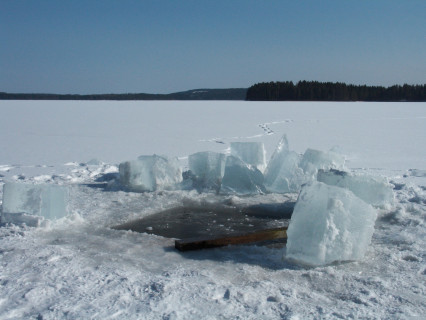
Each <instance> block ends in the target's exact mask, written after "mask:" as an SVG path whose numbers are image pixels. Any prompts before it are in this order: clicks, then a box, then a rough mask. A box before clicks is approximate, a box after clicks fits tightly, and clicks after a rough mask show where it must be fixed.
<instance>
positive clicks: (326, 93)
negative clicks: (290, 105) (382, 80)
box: [246, 81, 426, 101]
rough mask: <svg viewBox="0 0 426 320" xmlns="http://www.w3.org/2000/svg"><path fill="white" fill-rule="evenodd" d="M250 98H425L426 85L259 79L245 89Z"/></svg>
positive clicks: (401, 99) (258, 99)
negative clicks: (264, 80) (354, 83)
mask: <svg viewBox="0 0 426 320" xmlns="http://www.w3.org/2000/svg"><path fill="white" fill-rule="evenodd" d="M246 100H253V101H287V100H293V101H426V85H407V84H404V85H403V86H400V85H395V86H391V87H388V88H385V87H378V86H366V85H363V86H358V85H348V84H345V83H339V82H336V83H332V82H318V81H300V82H298V83H296V84H293V82H291V81H286V82H263V83H258V84H255V85H253V86H251V87H250V88H248V90H247V96H246Z"/></svg>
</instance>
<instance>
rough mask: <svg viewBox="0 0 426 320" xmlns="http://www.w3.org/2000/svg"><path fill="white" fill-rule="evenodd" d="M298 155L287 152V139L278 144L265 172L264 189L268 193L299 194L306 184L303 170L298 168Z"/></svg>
mask: <svg viewBox="0 0 426 320" xmlns="http://www.w3.org/2000/svg"><path fill="white" fill-rule="evenodd" d="M299 162H300V155H298V154H297V153H296V152H294V151H289V148H288V142H287V137H286V136H285V135H284V136H283V137H282V138H281V140H280V142H279V143H278V146H277V148H276V149H275V152H274V153H273V155H272V157H271V160H269V163H268V166H267V167H266V170H265V174H264V175H265V187H266V189H267V190H268V191H269V192H276V193H288V192H299V190H300V186H301V185H302V184H303V183H305V182H306V178H305V177H304V173H303V170H302V169H300V168H299Z"/></svg>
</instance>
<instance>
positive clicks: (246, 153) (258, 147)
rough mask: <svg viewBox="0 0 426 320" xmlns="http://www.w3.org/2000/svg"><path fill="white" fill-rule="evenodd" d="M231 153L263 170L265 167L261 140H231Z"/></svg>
mask: <svg viewBox="0 0 426 320" xmlns="http://www.w3.org/2000/svg"><path fill="white" fill-rule="evenodd" d="M231 155H232V156H234V157H237V158H240V159H241V160H242V161H244V162H245V163H247V164H249V165H251V166H253V167H256V168H257V169H259V170H260V171H262V172H263V170H265V167H266V157H265V148H264V146H263V142H231Z"/></svg>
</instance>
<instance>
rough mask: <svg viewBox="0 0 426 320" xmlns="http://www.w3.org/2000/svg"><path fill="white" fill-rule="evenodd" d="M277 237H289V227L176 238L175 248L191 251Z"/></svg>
mask: <svg viewBox="0 0 426 320" xmlns="http://www.w3.org/2000/svg"><path fill="white" fill-rule="evenodd" d="M275 239H287V227H282V228H275V229H266V230H260V231H256V232H253V233H248V234H247V233H245V234H237V235H230V236H225V237H217V238H190V239H182V240H176V241H175V248H176V249H178V250H179V251H190V250H199V249H207V248H217V247H223V246H227V245H230V244H234V245H235V244H245V243H252V242H259V241H267V240H275Z"/></svg>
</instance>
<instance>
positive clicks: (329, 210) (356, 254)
mask: <svg viewBox="0 0 426 320" xmlns="http://www.w3.org/2000/svg"><path fill="white" fill-rule="evenodd" d="M376 218H377V212H376V210H375V209H374V208H373V207H372V206H371V205H369V204H367V203H365V202H364V201H363V200H361V199H360V198H358V197H356V196H355V195H354V194H353V193H352V192H351V191H349V190H347V189H343V188H339V187H335V186H328V185H326V184H324V183H321V182H312V183H310V184H307V185H305V186H304V187H303V188H302V190H301V192H300V195H299V198H298V199H297V202H296V206H295V208H294V211H293V215H292V217H291V221H290V225H289V228H288V231H287V236H288V239H287V257H288V258H290V259H295V260H297V261H301V262H303V263H306V264H310V265H325V264H329V263H332V262H335V261H342V260H359V259H362V258H363V257H364V255H365V253H366V251H367V248H368V245H369V244H370V242H371V237H372V235H373V232H374V223H375V221H376Z"/></svg>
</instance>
